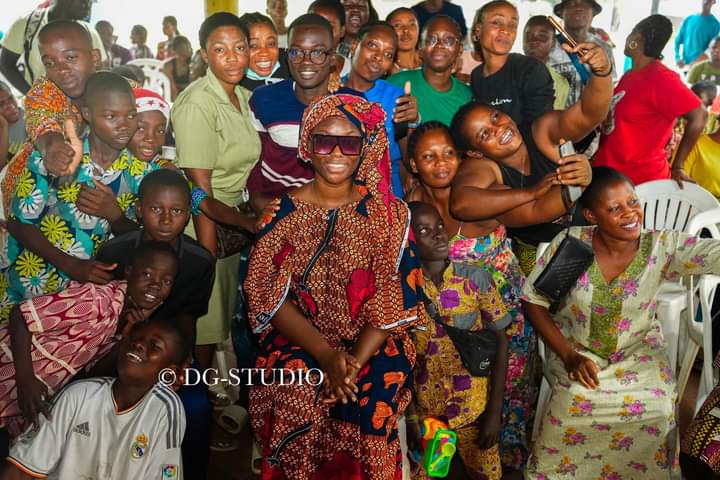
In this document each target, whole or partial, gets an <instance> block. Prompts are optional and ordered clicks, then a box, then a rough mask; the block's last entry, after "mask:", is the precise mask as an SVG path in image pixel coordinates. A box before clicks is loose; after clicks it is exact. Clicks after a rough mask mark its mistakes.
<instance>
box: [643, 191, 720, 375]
mask: <svg viewBox="0 0 720 480" xmlns="http://www.w3.org/2000/svg"><path fill="white" fill-rule="evenodd" d="M635 192H636V193H637V195H638V198H639V199H640V202H641V203H642V206H643V213H644V219H643V228H645V229H647V230H675V231H681V232H687V231H688V227H689V225H690V221H691V220H692V219H693V218H694V217H695V216H696V215H698V214H699V213H702V212H705V211H708V210H712V209H715V208H718V207H720V203H718V201H717V199H716V198H715V197H714V196H713V195H712V194H711V193H710V192H708V191H707V190H705V189H704V188H702V187H700V186H698V185H696V184H694V183H687V182H686V183H685V184H684V185H683V188H682V189H681V188H680V187H679V186H678V184H677V182H675V181H674V180H655V181H653V182H647V183H642V184H640V185H638V186H637V187H635ZM657 299H658V305H657V312H656V315H657V318H658V320H660V323H661V324H662V326H663V335H664V336H665V340H666V342H667V345H668V350H667V353H668V357H669V358H670V364H671V367H672V368H673V371H674V372H675V373H676V374H677V373H678V372H676V371H675V366H676V365H677V360H678V357H680V358H683V359H684V356H685V355H684V353H685V352H678V346H679V342H678V340H679V337H680V325H681V323H682V322H681V314H682V311H683V310H685V309H686V308H687V307H688V287H687V286H685V285H683V284H682V283H679V282H665V283H663V284H662V285H661V286H660V293H659V295H658V297H657ZM680 380H681V381H683V382H684V381H685V380H686V379H684V378H682V376H681V377H680ZM678 386H679V387H684V384H683V383H680V382H679V383H678Z"/></svg>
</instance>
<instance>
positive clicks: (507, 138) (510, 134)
mask: <svg viewBox="0 0 720 480" xmlns="http://www.w3.org/2000/svg"><path fill="white" fill-rule="evenodd" d="M512 137H513V132H512V130H508V131H507V132H505V133H504V134H503V136H502V138H500V143H501V144H502V145H505V144H506V143H509V142H510V140H511V139H512Z"/></svg>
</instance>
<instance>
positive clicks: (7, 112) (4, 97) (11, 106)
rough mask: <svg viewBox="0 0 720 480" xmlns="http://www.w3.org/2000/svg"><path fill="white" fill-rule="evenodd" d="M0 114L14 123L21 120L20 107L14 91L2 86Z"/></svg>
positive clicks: (10, 122)
mask: <svg viewBox="0 0 720 480" xmlns="http://www.w3.org/2000/svg"><path fill="white" fill-rule="evenodd" d="M0 115H2V116H3V117H5V120H7V122H8V123H9V124H10V125H12V124H13V123H15V122H17V121H18V120H20V108H19V107H18V104H17V100H15V97H13V95H12V93H10V92H8V91H7V90H5V89H3V88H0Z"/></svg>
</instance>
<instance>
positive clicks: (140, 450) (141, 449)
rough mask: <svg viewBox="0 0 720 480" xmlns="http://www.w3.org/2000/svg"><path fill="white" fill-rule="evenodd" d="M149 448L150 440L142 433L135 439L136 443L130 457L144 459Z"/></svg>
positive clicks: (131, 448) (131, 449) (132, 447)
mask: <svg viewBox="0 0 720 480" xmlns="http://www.w3.org/2000/svg"><path fill="white" fill-rule="evenodd" d="M147 447H148V438H147V435H145V434H144V433H141V434H140V435H138V436H137V437H135V441H134V442H133V444H132V446H131V447H130V456H131V457H132V458H142V457H143V456H144V455H145V451H146V450H147Z"/></svg>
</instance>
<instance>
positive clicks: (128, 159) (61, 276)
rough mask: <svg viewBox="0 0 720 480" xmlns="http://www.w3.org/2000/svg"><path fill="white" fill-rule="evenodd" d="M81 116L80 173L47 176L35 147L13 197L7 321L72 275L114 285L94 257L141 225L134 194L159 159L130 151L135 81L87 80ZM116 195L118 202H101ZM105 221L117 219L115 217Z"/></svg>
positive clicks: (0, 304)
mask: <svg viewBox="0 0 720 480" xmlns="http://www.w3.org/2000/svg"><path fill="white" fill-rule="evenodd" d="M84 101H85V105H84V106H83V108H82V115H83V118H84V119H85V121H87V122H88V123H89V124H90V131H89V133H88V135H87V136H86V137H85V138H84V140H83V141H82V142H81V141H80V140H79V139H78V138H77V137H76V136H74V130H73V128H67V129H66V130H67V131H66V135H67V136H68V137H69V138H71V143H72V144H73V149H74V152H75V160H74V162H75V164H76V165H77V164H79V166H78V167H76V168H74V169H73V170H74V171H73V173H72V174H71V175H68V176H66V177H63V178H61V179H56V178H53V177H51V176H50V175H48V173H47V170H46V168H45V165H44V164H43V161H42V155H41V154H40V153H39V152H38V151H34V152H33V153H32V154H31V155H30V158H29V159H28V164H27V166H26V167H25V169H24V170H23V172H22V173H21V175H20V180H19V181H18V183H17V185H16V187H15V191H14V193H13V199H12V209H11V212H9V213H10V216H11V217H12V218H11V219H10V221H9V222H8V231H9V232H10V237H9V238H8V244H7V250H6V255H7V256H6V258H5V260H6V262H5V263H4V265H5V268H3V269H2V275H3V277H4V278H3V280H4V281H3V283H2V284H1V285H0V318H3V319H6V318H7V317H8V314H9V312H10V308H11V306H12V305H14V304H16V303H18V302H19V301H21V300H23V299H26V298H31V297H34V296H37V295H41V294H46V293H52V292H55V291H57V290H59V289H62V288H63V287H65V285H67V283H68V282H69V281H70V280H71V279H72V280H77V281H80V282H88V281H91V282H93V283H107V282H108V281H110V280H111V279H112V278H113V274H112V270H113V269H114V268H115V266H114V265H107V264H102V263H100V262H97V261H95V260H91V258H92V256H93V255H94V253H95V251H96V249H97V248H98V247H99V246H100V244H102V242H104V241H105V240H106V239H107V238H108V237H109V235H110V227H111V226H112V229H113V231H114V232H115V233H118V232H120V231H123V230H126V229H129V228H130V229H132V228H134V227H133V225H134V222H132V221H131V220H130V219H129V218H128V217H131V218H132V217H134V215H135V213H134V203H135V195H136V194H137V192H138V188H139V185H140V181H141V180H142V179H143V177H144V176H145V175H146V174H147V173H148V172H150V171H152V170H155V169H157V168H159V167H158V166H157V165H156V164H152V163H146V162H143V161H141V160H138V159H135V158H133V157H132V155H131V154H129V153H128V151H127V149H126V148H125V147H126V146H127V144H128V142H129V141H130V138H131V137H132V135H133V134H134V133H135V129H136V128H137V120H136V118H135V115H136V110H135V101H134V99H133V96H132V90H131V89H130V85H129V84H128V83H127V81H126V80H125V79H123V78H122V77H120V76H118V75H115V74H113V73H109V72H100V73H96V74H93V75H92V76H91V77H90V79H89V80H88V82H87V87H86V91H85V95H84ZM108 196H112V197H114V198H116V199H117V202H115V203H113V202H110V208H105V206H106V205H107V202H102V201H100V199H101V198H103V197H108ZM106 219H111V220H110V221H108V220H106Z"/></svg>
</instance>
